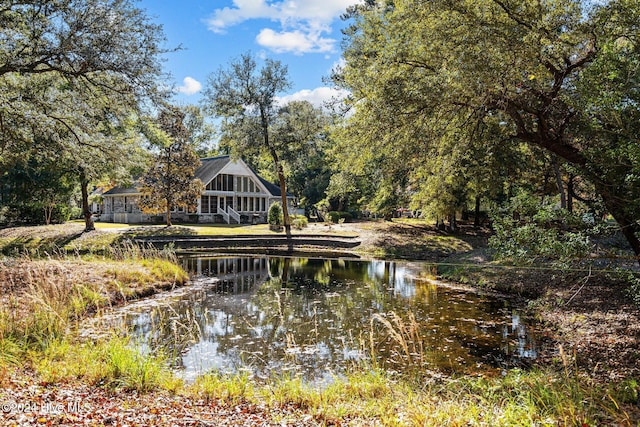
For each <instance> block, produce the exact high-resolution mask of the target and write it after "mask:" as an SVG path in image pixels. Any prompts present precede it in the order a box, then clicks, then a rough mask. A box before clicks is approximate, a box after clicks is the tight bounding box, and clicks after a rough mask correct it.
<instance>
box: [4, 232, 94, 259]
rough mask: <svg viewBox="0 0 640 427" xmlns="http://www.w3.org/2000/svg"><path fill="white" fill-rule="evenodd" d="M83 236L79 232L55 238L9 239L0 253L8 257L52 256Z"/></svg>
mask: <svg viewBox="0 0 640 427" xmlns="http://www.w3.org/2000/svg"><path fill="white" fill-rule="evenodd" d="M82 234H83V233H82V232H79V233H71V234H64V235H59V236H55V237H34V236H28V237H26V236H22V237H16V238H12V239H8V241H7V242H6V243H5V244H0V253H2V254H3V255H7V256H19V255H30V256H44V255H47V254H48V255H51V254H54V253H57V252H60V251H61V249H62V248H64V247H65V246H66V245H68V244H69V243H71V242H73V241H74V240H76V239H77V238H79V237H80V236H82Z"/></svg>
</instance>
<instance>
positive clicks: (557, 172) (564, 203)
mask: <svg viewBox="0 0 640 427" xmlns="http://www.w3.org/2000/svg"><path fill="white" fill-rule="evenodd" d="M551 165H552V166H553V173H554V174H555V176H556V186H557V187H558V193H560V207H561V208H562V209H567V195H566V193H565V191H564V183H563V182H562V174H561V173H560V166H559V165H558V158H557V157H556V156H555V155H553V154H552V155H551Z"/></svg>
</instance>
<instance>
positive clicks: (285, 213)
mask: <svg viewBox="0 0 640 427" xmlns="http://www.w3.org/2000/svg"><path fill="white" fill-rule="evenodd" d="M260 119H261V122H262V137H263V140H264V146H265V147H267V149H268V150H269V152H270V153H271V158H272V159H273V165H274V166H275V168H276V173H277V174H278V181H279V182H280V198H281V200H282V219H283V221H284V231H285V233H286V234H287V239H291V220H290V219H289V207H288V206H287V184H286V183H285V181H284V171H283V170H282V165H281V164H280V159H279V158H278V153H277V152H276V149H275V148H274V147H273V146H271V143H270V142H269V122H268V120H267V116H266V113H265V111H264V110H263V109H262V106H261V107H260Z"/></svg>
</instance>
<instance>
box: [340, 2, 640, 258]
mask: <svg viewBox="0 0 640 427" xmlns="http://www.w3.org/2000/svg"><path fill="white" fill-rule="evenodd" d="M381 3H382V2H380V3H378V2H374V1H369V2H366V3H365V4H364V5H361V6H358V7H354V8H352V9H351V10H350V14H349V16H350V17H351V18H353V23H352V25H351V26H350V27H349V28H348V29H347V32H346V34H347V40H346V46H345V52H344V55H345V59H346V65H345V66H344V68H343V69H342V71H341V73H340V74H339V75H338V76H337V78H336V79H335V80H336V82H337V83H338V84H341V85H343V86H345V87H346V88H348V89H349V90H351V92H352V96H353V103H354V105H355V106H356V112H355V115H354V117H353V123H354V124H355V125H359V126H363V124H364V123H365V122H366V123H367V124H368V125H370V126H369V128H368V129H366V130H365V131H364V132H366V133H367V134H368V135H369V136H370V138H368V140H369V141H371V142H372V145H373V147H370V148H369V149H370V150H377V151H382V150H384V149H388V147H387V146H386V145H385V144H384V143H386V142H387V140H388V138H393V139H394V140H395V141H396V142H395V143H392V144H391V145H392V146H395V147H398V143H399V144H403V146H402V147H399V148H398V149H399V150H403V151H404V150H405V148H404V146H407V147H411V148H410V149H409V151H413V153H414V154H411V155H410V156H408V157H407V159H409V160H408V161H411V160H412V159H418V158H419V157H420V153H424V152H427V151H429V150H428V147H433V146H434V145H437V144H438V143H439V142H440V141H441V140H442V139H441V137H442V135H444V134H446V130H447V129H448V127H449V126H450V125H451V124H452V123H454V124H456V126H464V127H466V128H468V129H473V128H475V127H477V126H478V125H479V124H481V123H484V122H486V121H487V120H492V121H495V120H497V122H498V123H500V126H502V127H503V129H504V131H505V132H506V133H508V134H509V135H510V136H511V137H512V138H511V140H516V141H522V142H525V143H527V144H530V145H531V146H534V147H539V148H541V149H544V150H546V151H547V152H549V153H551V154H553V155H555V156H557V158H558V159H561V160H562V161H564V162H566V164H567V165H570V166H571V167H573V168H574V169H575V170H576V171H577V172H578V173H579V174H580V175H581V176H582V177H584V179H586V180H588V181H589V182H591V183H592V185H593V186H594V188H595V189H596V191H597V193H598V194H599V196H600V197H601V198H602V200H603V202H604V204H605V206H606V208H607V210H608V212H609V213H610V214H611V215H612V216H613V217H614V218H615V220H616V221H617V223H618V224H619V225H620V227H621V229H622V232H623V233H624V235H625V237H626V238H627V240H628V241H629V243H630V245H631V247H632V248H633V250H634V251H635V253H636V255H640V240H639V239H638V236H637V235H636V233H637V231H638V228H639V227H638V224H637V222H636V218H638V217H639V216H640V203H638V201H639V200H640V181H639V180H637V179H635V177H636V176H640V174H639V172H640V157H638V156H637V150H638V148H637V147H638V144H637V135H638V133H637V129H636V127H637V123H638V120H637V118H638V115H639V112H640V110H639V109H640V107H639V106H640V103H639V102H638V101H639V100H638V96H639V93H638V91H637V82H638V77H639V75H638V73H639V72H640V68H639V67H637V63H638V61H639V60H640V55H639V54H640V46H639V43H638V42H639V36H640V29H639V28H638V26H637V25H636V24H637V22H638V19H639V18H640V7H639V6H638V4H637V2H630V1H626V0H613V1H609V2H606V3H604V4H596V3H594V2H586V1H579V0H560V1H554V2H551V1H540V2H514V1H510V0H463V1H459V2H450V1H447V0H434V1H429V2H423V1H418V0H396V1H394V2H384V4H381ZM417 40H418V41H419V42H415V41H417ZM594 88H595V90H594ZM380 134H384V135H385V137H383V138H382V139H383V141H379V140H380V139H381V138H371V136H373V135H380ZM386 135H389V136H386ZM418 135H419V137H418V138H416V139H413V138H412V137H415V136H418ZM467 135H473V132H470V131H469V132H467ZM508 140H509V139H506V138H505V139H504V141H508ZM471 141H472V140H471V139H466V140H462V141H460V142H459V143H460V144H469V143H470V142H471ZM425 148H426V149H425ZM416 153H417V154H416Z"/></svg>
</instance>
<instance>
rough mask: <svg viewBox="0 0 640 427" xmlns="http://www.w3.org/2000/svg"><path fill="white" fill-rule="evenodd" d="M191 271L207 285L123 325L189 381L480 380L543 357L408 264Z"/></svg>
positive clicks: (291, 264) (248, 263)
mask: <svg viewBox="0 0 640 427" xmlns="http://www.w3.org/2000/svg"><path fill="white" fill-rule="evenodd" d="M184 266H185V267H186V268H187V269H189V270H190V271H191V272H192V273H193V274H194V275H196V277H198V278H200V280H202V281H204V282H206V283H207V285H206V286H203V287H200V288H198V289H194V290H192V291H190V292H187V293H183V295H181V296H177V297H172V298H167V299H166V301H164V302H162V303H161V304H159V305H157V306H156V307H155V308H149V307H148V306H146V307H145V306H143V307H139V308H136V307H135V306H134V307H129V308H127V309H126V311H125V312H124V313H125V316H124V319H125V322H126V324H127V326H128V328H129V330H130V331H131V334H133V335H134V336H135V337H137V338H138V339H139V340H140V342H141V343H142V345H144V346H145V347H146V348H148V349H149V350H153V349H154V348H155V347H158V346H161V347H163V348H165V349H167V348H168V349H169V351H170V353H171V354H174V355H175V363H176V365H177V366H180V367H182V368H184V370H185V374H186V376H187V377H191V376H195V375H198V374H200V373H202V372H206V371H209V370H212V369H215V370H219V371H222V372H231V373H232V372H238V371H240V370H250V371H251V372H252V373H254V374H256V375H258V376H260V375H269V374H270V373H281V372H284V371H293V372H295V373H302V374H304V375H305V376H307V377H308V378H313V379H318V378H322V377H323V376H326V375H330V374H334V373H339V372H341V371H343V370H344V369H345V368H346V367H347V366H349V364H353V363H368V364H377V365H378V366H382V367H384V368H385V369H388V370H394V371H405V370H413V369H420V370H425V369H431V370H445V371H455V372H475V371H477V370H479V369H494V368H502V367H505V366H510V365H513V364H519V363H522V361H526V360H528V359H532V358H535V357H536V346H535V343H534V341H533V339H532V337H531V335H530V334H529V333H528V331H527V329H528V328H527V325H526V324H525V323H524V322H523V320H522V319H521V318H520V316H519V314H518V313H517V312H515V311H513V310H511V309H510V308H509V307H508V305H506V304H505V303H504V302H503V301H500V300H498V299H495V298H490V297H486V296H480V295H476V294H472V293H468V292H464V291H462V290H456V289H452V288H449V287H443V286H439V285H437V284H436V283H435V282H434V281H432V280H428V279H415V278H414V275H415V271H414V270H412V269H410V268H409V267H408V265H407V264H403V263H396V262H388V261H347V260H339V259H304V258H274V257H254V258H249V257H235V258H187V259H185V260H184ZM211 278H215V279H217V280H213V279H211Z"/></svg>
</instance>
